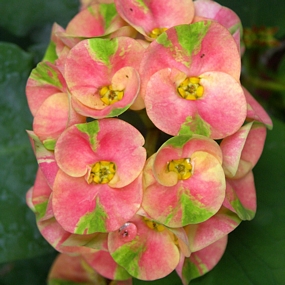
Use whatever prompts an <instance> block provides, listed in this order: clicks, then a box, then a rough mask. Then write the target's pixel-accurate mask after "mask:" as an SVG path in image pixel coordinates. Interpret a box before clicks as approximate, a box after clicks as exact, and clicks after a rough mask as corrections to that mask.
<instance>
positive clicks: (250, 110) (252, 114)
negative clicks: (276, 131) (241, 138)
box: [243, 88, 273, 130]
mask: <svg viewBox="0 0 285 285" xmlns="http://www.w3.org/2000/svg"><path fill="white" fill-rule="evenodd" d="M243 90H244V95H245V98H246V101H247V116H246V117H247V119H250V120H256V121H258V122H261V123H263V124H265V125H266V127H267V128H268V129H269V130H271V129H272V128H273V124H272V120H271V119H270V117H269V115H268V114H267V113H266V111H265V110H264V109H263V107H262V106H261V105H260V104H259V103H258V102H257V101H256V100H255V99H254V97H253V96H252V95H251V94H250V93H249V92H248V91H247V90H246V89H245V88H243Z"/></svg>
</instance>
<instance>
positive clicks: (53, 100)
mask: <svg viewBox="0 0 285 285" xmlns="http://www.w3.org/2000/svg"><path fill="white" fill-rule="evenodd" d="M71 113H72V114H71ZM51 114H52V115H51ZM71 118H72V120H70V119H71ZM84 121H85V118H84V117H82V116H80V115H78V114H76V113H75V112H74V111H73V109H70V103H69V99H68V96H67V94H66V93H55V94H53V95H51V96H49V97H48V98H47V99H46V100H45V101H44V102H43V103H42V105H41V106H40V107H39V109H38V111H37V113H36V115H35V118H34V122H33V130H34V132H35V134H36V135H37V136H38V137H39V139H40V140H42V141H44V140H47V139H55V140H56V139H57V138H58V137H59V135H60V134H61V133H62V132H63V131H64V130H65V129H66V127H67V126H69V125H70V124H75V123H82V122H84Z"/></svg>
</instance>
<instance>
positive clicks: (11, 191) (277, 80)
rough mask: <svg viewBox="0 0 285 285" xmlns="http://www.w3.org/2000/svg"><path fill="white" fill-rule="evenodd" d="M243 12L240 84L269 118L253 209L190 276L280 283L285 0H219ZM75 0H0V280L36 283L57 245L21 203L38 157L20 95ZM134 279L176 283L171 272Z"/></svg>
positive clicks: (2, 284) (222, 284) (283, 277)
mask: <svg viewBox="0 0 285 285" xmlns="http://www.w3.org/2000/svg"><path fill="white" fill-rule="evenodd" d="M218 2H219V3H220V4H222V5H225V6H227V7H230V8H232V9H233V10H234V11H235V12H236V13H237V14H238V15H239V16H240V18H241V19H242V22H243V25H244V27H245V28H246V30H245V36H246V38H245V40H246V45H247V51H246V53H245V55H244V57H243V64H244V68H243V76H242V82H243V84H244V85H245V86H246V87H247V88H248V89H249V90H250V91H251V92H252V94H253V95H254V96H255V98H257V99H258V100H259V101H260V102H261V104H263V106H264V107H265V109H266V110H267V111H268V112H269V113H270V115H271V117H272V118H273V124H274V128H273V130H272V131H268V137H267V140H266V145H265V149H264V153H263V155H262V157H261V159H260V161H259V162H258V164H257V166H256V167H255V168H254V174H255V180H256V189H257V200H258V211H257V215H256V217H255V219H254V220H253V221H251V222H242V224H241V225H240V226H239V227H238V228H237V229H236V230H235V231H234V232H232V233H231V234H230V235H229V243H228V247H227V250H226V253H225V255H224V256H223V258H222V260H221V261H220V263H219V264H218V265H217V266H216V267H215V268H214V269H213V270H212V271H211V272H210V273H208V274H206V275H205V276H203V277H201V278H198V279H196V280H194V281H192V282H191V284H205V285H209V284H211V285H215V284H219V285H226V284H227V285H228V284H231V285H240V284H243V285H249V284H251V285H252V284H258V285H263V284H264V285H282V284H285V222H284V221H285V123H284V122H285V18H284V15H285V1H280V0H275V1H273V0H272V1H270V4H269V1H267V0H239V1H236V0H221V1H218ZM269 5H270V6H269ZM78 7H79V1H78V0H10V1H7V0H0V12H1V16H0V285H14V284H15V285H16V284H21V285H28V284H29V285H31V284H32V285H38V284H39V285H42V284H46V276H47V273H48V270H49V268H50V266H51V263H52V261H53V259H54V257H55V256H56V252H55V251H54V250H53V249H52V248H51V247H50V246H49V245H48V244H47V243H46V242H45V241H44V240H43V238H42V237H41V235H40V234H39V232H38V230H37V227H36V223H35V217H34V214H33V213H32V212H31V211H30V210H29V209H28V207H27V206H26V203H25V194H26V192H27V190H28V189H29V188H30V187H31V186H32V185H33V182H34V178H35V174H36V169H37V163H36V160H35V158H34V155H33V153H32V149H31V147H30V143H29V140H28V136H27V134H26V132H25V130H26V129H31V126H32V116H31V114H30V112H29V110H28V107H27V102H26V98H25V84H26V80H27V78H28V76H29V73H30V72H31V69H32V68H34V67H35V65H36V64H37V63H38V62H39V61H40V60H41V58H42V56H43V54H44V51H45V48H46V47H47V44H48V42H49V37H50V31H51V26H52V23H53V22H57V23H58V24H60V25H62V26H63V27H65V26H66V24H67V22H68V21H69V20H70V19H71V18H72V17H73V16H74V15H75V14H76V13H77V11H78ZM134 284H157V285H158V284H164V285H165V284H169V285H180V284H181V282H180V280H179V278H178V277H177V275H176V274H175V273H173V274H171V275H170V276H168V277H167V278H165V279H163V280H158V281H153V282H147V283H146V282H143V281H138V280H135V281H134Z"/></svg>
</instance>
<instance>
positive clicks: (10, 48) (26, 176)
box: [0, 43, 51, 263]
mask: <svg viewBox="0 0 285 285" xmlns="http://www.w3.org/2000/svg"><path fill="white" fill-rule="evenodd" d="M31 68H32V58H31V56H30V55H29V54H28V53H25V52H23V51H22V50H21V49H20V48H18V47H17V46H15V45H13V44H8V43H0V96H1V100H0V114H1V115H0V161H1V164H0V263H1V262H7V261H10V260H15V259H20V258H27V257H32V256H35V255H39V254H43V253H46V252H50V251H51V247H50V246H49V245H48V244H47V243H46V242H45V241H44V240H43V238H42V237H41V235H40V233H39V231H38V230H37V227H36V223H35V217H34V214H33V213H32V212H31V210H30V209H29V208H28V207H27V205H26V202H25V194H26V192H27V190H28V189H29V188H30V187H31V186H32V185H33V182H34V178H35V173H36V169H37V164H36V160H35V158H34V155H33V152H32V149H31V145H30V142H29V139H28V136H27V134H26V132H25V129H30V128H31V122H32V117H31V115H30V112H29V110H28V107H27V102H26V96H25V83H26V80H27V77H28V75H29V72H30V70H31Z"/></svg>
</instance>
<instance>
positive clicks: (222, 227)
mask: <svg viewBox="0 0 285 285" xmlns="http://www.w3.org/2000/svg"><path fill="white" fill-rule="evenodd" d="M240 222H241V220H240V219H239V218H238V216H237V215H236V214H234V213H233V212H232V211H230V210H228V209H227V208H225V207H221V209H220V210H219V211H218V212H217V213H216V214H215V215H214V216H213V217H211V218H210V219H208V220H207V221H205V222H203V223H199V224H196V225H188V226H187V227H185V231H186V233H187V235H188V239H189V245H190V250H191V251H192V252H195V251H199V250H201V249H203V248H205V247H207V246H209V245H210V244H212V243H214V242H216V241H217V240H219V239H221V238H222V237H224V236H226V235H227V234H229V233H230V232H232V231H233V230H234V229H235V228H236V227H237V226H238V225H239V224H240Z"/></svg>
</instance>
